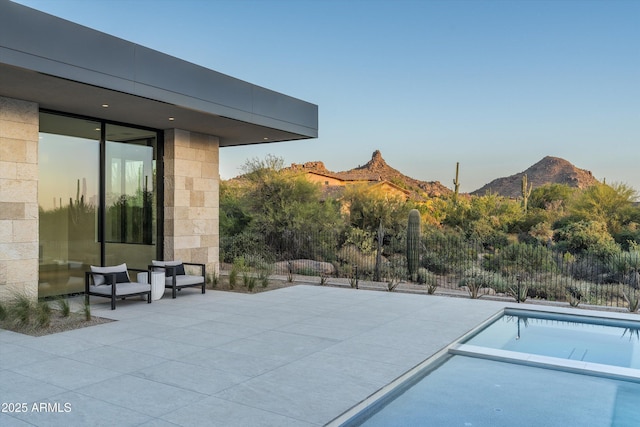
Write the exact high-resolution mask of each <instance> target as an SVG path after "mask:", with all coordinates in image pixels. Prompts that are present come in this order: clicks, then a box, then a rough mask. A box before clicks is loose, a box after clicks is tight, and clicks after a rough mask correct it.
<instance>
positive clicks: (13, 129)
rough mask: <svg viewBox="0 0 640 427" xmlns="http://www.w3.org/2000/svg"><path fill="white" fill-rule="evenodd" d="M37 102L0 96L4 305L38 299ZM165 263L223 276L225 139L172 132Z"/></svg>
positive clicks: (167, 156) (167, 154)
mask: <svg viewBox="0 0 640 427" xmlns="http://www.w3.org/2000/svg"><path fill="white" fill-rule="evenodd" d="M38 139H39V111H38V104H35V103H32V102H27V101H22V100H17V99H12V98H6V97H0V301H2V300H6V299H7V298H10V296H11V295H13V294H15V293H24V294H26V295H29V296H31V297H33V298H36V297H37V295H38V264H39V263H38V245H39V241H38V229H39V224H38ZM164 142H165V148H164V175H165V176H164V199H165V205H164V259H165V260H173V259H181V260H183V261H185V262H197V263H203V264H206V266H207V272H208V273H214V274H217V273H218V272H219V259H218V257H219V241H220V238H219V232H218V220H219V202H218V196H219V186H220V175H219V168H218V166H219V157H218V153H219V147H220V144H219V140H218V138H217V137H215V136H211V135H204V134H199V133H194V132H189V131H185V130H180V129H170V130H167V131H165V141H164Z"/></svg>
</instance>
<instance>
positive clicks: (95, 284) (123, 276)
mask: <svg viewBox="0 0 640 427" xmlns="http://www.w3.org/2000/svg"><path fill="white" fill-rule="evenodd" d="M129 271H139V272H143V271H147V270H142V269H139V268H127V264H126V263H123V264H120V265H115V266H110V267H97V266H94V265H92V266H91V271H87V272H86V273H85V281H84V295H85V296H84V300H85V304H89V296H90V295H93V296H97V297H105V298H110V299H111V310H115V309H116V300H117V299H125V298H126V297H131V296H137V295H139V296H142V297H144V296H145V295H146V297H147V302H148V303H149V304H150V303H151V284H149V283H138V282H132V281H131V279H130V278H129ZM148 277H151V275H150V274H149V275H148Z"/></svg>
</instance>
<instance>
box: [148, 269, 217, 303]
mask: <svg viewBox="0 0 640 427" xmlns="http://www.w3.org/2000/svg"><path fill="white" fill-rule="evenodd" d="M185 266H192V267H197V268H198V269H199V270H200V274H187V273H186V271H185V268H184V267H185ZM149 269H150V270H151V271H162V270H164V272H165V282H164V283H165V285H164V287H165V288H170V289H171V298H175V297H176V292H177V291H179V290H181V289H182V288H188V287H196V286H197V287H200V288H202V293H203V294H204V293H205V287H206V284H207V280H206V277H207V274H206V269H205V265H204V264H198V263H195V262H182V261H180V260H174V261H156V260H153V261H151V265H150V266H149Z"/></svg>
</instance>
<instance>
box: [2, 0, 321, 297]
mask: <svg viewBox="0 0 640 427" xmlns="http://www.w3.org/2000/svg"><path fill="white" fill-rule="evenodd" d="M317 135H318V108H317V106H316V105H313V104H311V103H308V102H305V101H302V100H299V99H296V98H292V97H290V96H287V95H284V94H281V93H277V92H274V91H271V90H269V89H266V88H263V87H258V86H255V85H252V84H251V83H248V82H244V81H241V80H238V79H235V78H233V77H230V76H227V75H224V74H221V73H218V72H216V71H213V70H209V69H206V68H204V67H200V66H198V65H195V64H192V63H189V62H186V61H182V60H180V59H177V58H175V57H172V56H169V55H166V54H163V53H161V52H158V51H154V50H151V49H148V48H145V47H143V46H140V45H137V44H135V43H131V42H129V41H126V40H122V39H119V38H117V37H113V36H110V35H108V34H104V33H102V32H99V31H96V30H93V29H90V28H87V27H84V26H81V25H78V24H75V23H72V22H69V21H66V20H64V19H60V18H57V17H54V16H51V15H48V14H46V13H42V12H39V11H37V10H34V9H31V8H28V7H25V6H22V5H19V4H16V3H12V2H10V1H8V0H0V300H2V299H6V298H7V296H8V295H11V294H12V293H15V292H22V293H26V294H28V295H31V296H36V295H37V296H40V297H44V296H53V295H60V294H69V293H74V292H81V291H82V289H83V286H82V284H83V276H84V271H86V270H87V269H88V267H89V266H90V265H114V264H119V263H122V262H126V263H127V265H129V266H131V267H137V268H145V267H146V266H147V265H148V264H149V263H150V261H151V260H152V259H181V260H183V261H190V262H198V263H204V264H206V265H207V270H208V271H213V272H217V271H218V262H219V260H218V255H219V234H218V218H219V212H218V209H219V203H218V188H219V181H220V177H219V157H218V153H219V150H220V148H223V147H230V146H237V145H246V144H263V143H273V142H278V141H290V140H303V139H309V138H315V137H317Z"/></svg>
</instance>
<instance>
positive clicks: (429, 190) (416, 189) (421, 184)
mask: <svg viewBox="0 0 640 427" xmlns="http://www.w3.org/2000/svg"><path fill="white" fill-rule="evenodd" d="M291 169H295V170H304V171H308V172H316V173H320V174H323V175H326V176H328V177H335V178H337V179H341V180H344V181H369V182H374V181H389V182H391V183H393V184H395V185H397V186H399V187H402V188H404V189H406V190H408V191H409V192H410V193H411V197H412V198H414V199H423V198H424V197H425V196H429V197H440V196H445V195H448V194H451V192H452V191H451V190H450V189H449V188H447V187H445V186H444V185H442V184H441V183H440V182H439V181H420V180H417V179H414V178H411V177H409V176H406V175H404V174H403V173H401V172H400V171H398V170H397V169H394V168H392V167H391V166H389V165H388V164H387V162H386V161H385V160H384V159H383V158H382V153H380V151H379V150H376V151H374V152H373V155H372V156H371V160H369V161H368V162H367V163H366V164H365V165H363V166H359V167H357V168H354V169H350V170H347V171H342V172H332V171H329V170H328V169H327V168H326V167H325V165H324V163H323V162H320V161H315V162H306V163H304V164H295V163H294V164H292V165H291Z"/></svg>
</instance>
